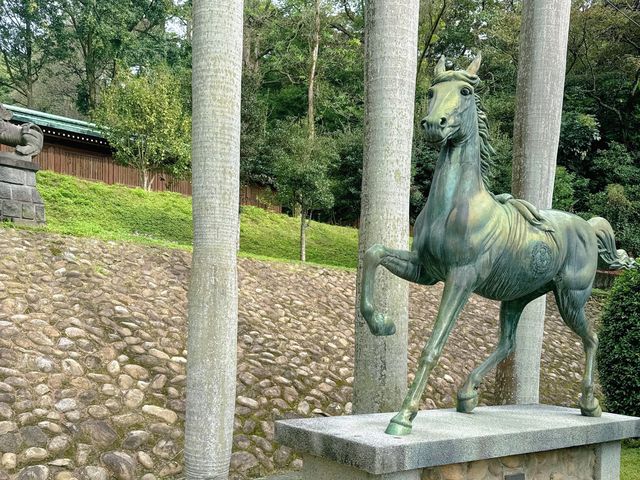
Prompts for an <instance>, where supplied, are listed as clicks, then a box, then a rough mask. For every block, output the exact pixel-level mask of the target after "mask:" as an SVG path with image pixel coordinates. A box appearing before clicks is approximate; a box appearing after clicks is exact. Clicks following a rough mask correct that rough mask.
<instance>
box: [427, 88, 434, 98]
mask: <svg viewBox="0 0 640 480" xmlns="http://www.w3.org/2000/svg"><path fill="white" fill-rule="evenodd" d="M427 98H433V90H429V91H428V92H427Z"/></svg>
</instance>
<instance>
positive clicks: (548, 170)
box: [496, 0, 571, 403]
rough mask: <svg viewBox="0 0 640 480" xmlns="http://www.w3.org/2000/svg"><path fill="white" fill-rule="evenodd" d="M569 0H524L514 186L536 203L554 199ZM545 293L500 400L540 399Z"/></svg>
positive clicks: (501, 374) (508, 363)
mask: <svg viewBox="0 0 640 480" xmlns="http://www.w3.org/2000/svg"><path fill="white" fill-rule="evenodd" d="M570 11H571V1H570V0H528V1H525V2H524V3H523V11H522V29H521V32H520V60H519V63H518V84H517V91H516V116H515V124H514V132H513V179H512V191H513V194H514V196H516V197H517V198H523V199H525V200H528V201H529V202H531V203H533V204H534V205H535V206H537V207H539V208H550V207H551V202H552V199H553V183H554V179H555V169H556V155H557V153H558V142H559V139H560V120H561V116H562V97H563V93H564V75H565V66H566V59H567V41H568V35H569V15H570ZM545 306H546V298H545V297H542V298H539V299H537V300H535V301H534V302H531V303H530V304H529V305H528V306H527V308H525V310H524V313H523V315H522V318H521V319H520V324H519V326H518V332H517V337H516V350H515V353H514V354H512V355H511V356H510V357H509V358H508V359H506V360H505V361H504V362H502V364H501V365H499V367H498V371H497V377H496V378H497V402H498V403H538V401H539V385H540V356H541V352H542V335H543V330H544V314H545Z"/></svg>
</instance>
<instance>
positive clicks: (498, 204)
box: [360, 56, 636, 435]
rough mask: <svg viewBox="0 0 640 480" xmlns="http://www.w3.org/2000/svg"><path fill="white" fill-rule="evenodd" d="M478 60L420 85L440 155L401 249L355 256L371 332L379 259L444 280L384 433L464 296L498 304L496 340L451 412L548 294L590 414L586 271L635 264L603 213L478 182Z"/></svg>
mask: <svg viewBox="0 0 640 480" xmlns="http://www.w3.org/2000/svg"><path fill="white" fill-rule="evenodd" d="M479 68H480V56H478V57H477V58H476V59H475V60H474V61H473V62H472V63H471V64H470V65H469V67H468V68H467V69H466V70H458V71H447V70H446V69H445V63H444V57H441V58H440V61H439V62H438V65H437V66H436V71H435V76H434V80H433V84H432V87H431V89H430V90H429V99H430V101H429V109H428V113H427V116H426V117H425V118H424V119H423V120H422V122H421V125H422V127H423V128H424V133H425V136H426V139H427V141H429V142H431V143H434V144H437V145H439V146H440V156H439V158H438V162H437V164H436V170H435V173H434V177H433V182H432V186H431V190H430V193H429V197H428V199H427V203H426V205H425V206H424V208H423V210H422V212H421V213H420V215H419V216H418V218H417V220H416V223H415V230H414V242H413V245H412V249H411V251H400V250H393V249H389V248H386V247H384V246H383V245H374V246H373V247H371V248H370V249H369V250H368V251H367V252H366V255H365V259H364V274H363V284H362V296H361V304H360V309H361V312H362V315H363V317H364V318H365V320H366V321H367V324H368V326H369V329H370V330H371V333H373V334H374V335H392V334H393V333H395V324H394V321H393V319H392V318H388V317H386V316H385V315H384V313H382V312H377V311H376V310H375V307H374V298H373V294H374V292H373V287H374V279H375V272H376V269H377V267H378V266H380V265H382V266H384V267H385V268H387V270H389V271H390V272H391V273H393V274H395V275H397V276H399V277H401V278H404V279H406V280H409V281H411V282H415V283H419V284H424V285H432V284H435V283H437V282H440V281H442V282H444V283H445V287H444V293H443V296H442V302H441V304H440V309H439V311H438V315H437V318H436V321H435V325H434V328H433V331H432V335H431V338H430V339H429V341H428V343H427V345H426V346H425V348H424V351H423V354H422V356H421V359H420V363H419V366H418V371H417V372H416V376H415V380H414V381H413V384H412V385H411V388H410V389H409V392H408V394H407V396H406V398H405V400H404V402H403V405H402V409H401V410H400V412H398V414H397V415H396V416H395V417H394V418H393V419H392V420H391V423H390V424H389V427H388V428H387V433H389V434H392V435H406V434H408V433H410V432H411V425H412V421H413V418H414V417H415V415H416V412H417V410H418V406H419V404H420V399H421V397H422V394H423V392H424V390H425V387H426V385H427V380H428V377H429V374H430V372H431V370H432V369H433V367H434V366H435V364H436V363H437V361H438V358H439V356H440V354H441V352H442V350H443V348H444V345H445V343H446V341H447V338H448V336H449V334H450V332H451V330H452V329H453V326H454V324H455V321H456V318H457V316H458V314H459V313H460V311H461V310H462V308H463V307H464V305H465V303H466V302H467V300H468V299H469V297H470V295H471V294H472V293H477V294H479V295H481V296H483V297H485V298H489V299H492V300H500V301H501V302H502V306H501V312H500V340H499V343H498V346H497V348H496V350H495V352H493V353H492V354H491V355H490V356H489V358H488V359H487V360H486V361H485V362H484V363H482V364H481V365H480V366H479V367H477V368H476V369H475V370H474V371H473V372H472V373H471V375H469V377H468V378H467V380H466V382H465V383H464V385H462V387H461V388H460V390H459V391H458V395H457V397H458V404H457V408H458V411H460V412H465V413H470V412H471V411H472V410H473V409H474V408H475V406H476V405H477V403H478V392H477V389H478V386H479V385H480V382H481V381H482V378H483V377H484V376H485V375H486V374H487V373H488V372H489V371H491V370H493V368H494V367H495V366H496V365H497V364H498V363H499V362H501V361H502V360H504V359H505V358H506V357H507V356H508V355H509V354H510V353H511V352H512V351H513V348H514V346H515V334H516V328H517V325H518V321H519V319H520V315H521V313H522V310H523V309H524V307H525V306H526V305H527V304H528V303H529V302H531V301H532V300H534V299H535V298H537V297H539V296H541V295H544V294H546V293H547V292H551V291H553V292H554V294H555V296H556V301H557V304H558V308H559V310H560V314H561V315H562V318H563V319H564V321H565V323H566V324H567V325H568V326H569V327H570V328H571V329H572V330H573V331H574V332H575V333H576V334H577V335H578V336H579V337H580V338H581V339H582V342H583V344H584V346H585V353H586V366H585V374H584V379H583V382H582V385H583V387H582V396H581V399H580V408H581V411H582V414H583V415H586V416H594V417H595V416H600V414H601V409H600V406H599V404H598V400H597V399H596V398H595V396H594V392H593V390H594V379H593V373H594V372H593V369H594V359H595V352H596V348H597V338H596V336H595V334H594V332H593V330H592V327H591V325H590V324H589V322H588V321H587V319H586V316H585V313H584V305H585V304H586V302H587V300H588V298H589V296H590V294H591V289H592V285H593V279H594V277H595V273H596V268H597V267H599V268H601V269H609V270H614V269H619V268H633V267H634V266H636V264H635V262H634V260H633V259H630V258H629V257H628V256H627V255H626V252H624V251H622V250H616V247H615V238H614V234H613V230H612V228H611V225H610V224H609V222H607V221H606V220H605V219H604V218H599V217H595V218H592V219H591V220H589V221H588V222H587V221H585V220H583V219H582V218H580V217H578V216H576V215H573V214H570V213H567V212H562V211H558V210H538V209H537V208H536V207H535V206H533V205H531V204H529V203H528V202H526V201H524V200H518V199H514V198H513V197H512V196H511V195H509V194H502V195H497V196H496V195H494V194H493V193H491V192H489V191H488V189H487V187H486V184H487V179H488V171H489V168H490V166H491V154H492V152H493V149H492V148H491V145H490V143H489V134H488V132H489V129H488V124H487V117H486V114H485V113H484V112H483V111H482V109H481V108H480V100H479V97H478V96H477V94H476V92H475V89H476V87H477V86H478V84H479V82H480V79H479V78H478V76H477V72H478V69H479Z"/></svg>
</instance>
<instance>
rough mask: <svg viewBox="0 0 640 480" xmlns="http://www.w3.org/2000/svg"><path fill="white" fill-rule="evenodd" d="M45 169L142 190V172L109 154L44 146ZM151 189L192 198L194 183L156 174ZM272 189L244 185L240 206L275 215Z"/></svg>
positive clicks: (41, 161) (0, 148) (41, 157)
mask: <svg viewBox="0 0 640 480" xmlns="http://www.w3.org/2000/svg"><path fill="white" fill-rule="evenodd" d="M0 151H13V148H10V147H7V146H5V145H0ZM35 160H36V161H37V162H38V163H39V164H40V168H42V169H43V170H51V171H54V172H57V173H63V174H65V175H72V176H74V177H78V178H83V179H85V180H93V181H97V182H103V183H107V184H110V185H113V184H120V185H126V186H128V187H142V179H141V177H140V174H139V172H138V171H137V170H136V169H134V168H131V167H126V166H123V165H119V164H117V163H115V162H114V161H113V158H112V157H111V153H110V152H108V151H104V150H103V151H100V150H96V151H93V150H89V149H81V148H76V147H72V146H69V145H64V144H56V143H48V144H45V146H44V148H43V149H42V152H40V154H39V155H38V156H37V157H36V158H35ZM151 189H152V190H154V191H158V192H164V191H170V192H177V193H181V194H182V195H191V182H190V181H188V180H176V179H174V178H173V177H172V176H171V175H166V174H156V177H155V179H154V181H153V183H152V185H151ZM272 197H273V195H272V194H271V189H270V188H269V187H265V186H262V185H247V186H243V187H242V188H241V191H240V204H241V205H252V206H256V207H261V208H264V209H267V210H270V211H274V212H278V213H279V212H281V211H282V208H281V207H280V206H278V205H272V204H271V203H272V202H271V201H270V200H271V199H272Z"/></svg>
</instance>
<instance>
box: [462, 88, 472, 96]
mask: <svg viewBox="0 0 640 480" xmlns="http://www.w3.org/2000/svg"><path fill="white" fill-rule="evenodd" d="M460 93H461V94H462V95H464V96H465V97H466V96H467V95H471V89H470V88H467V87H464V88H463V89H462V90H460Z"/></svg>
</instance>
